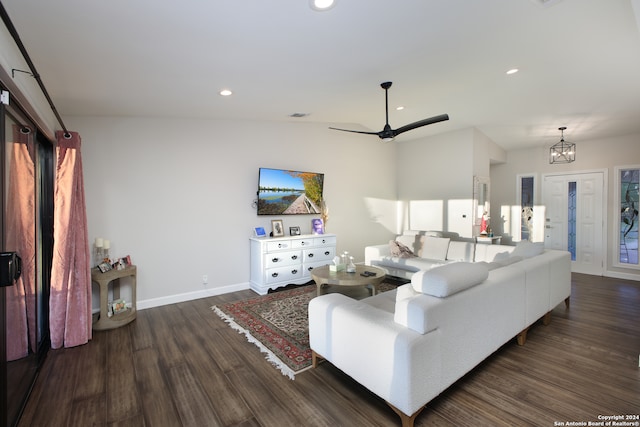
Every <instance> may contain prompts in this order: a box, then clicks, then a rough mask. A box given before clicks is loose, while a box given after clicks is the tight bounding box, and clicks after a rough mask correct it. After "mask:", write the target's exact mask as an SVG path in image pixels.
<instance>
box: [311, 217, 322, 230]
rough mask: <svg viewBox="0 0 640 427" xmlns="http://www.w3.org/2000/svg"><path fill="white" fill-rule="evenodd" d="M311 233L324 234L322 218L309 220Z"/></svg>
mask: <svg viewBox="0 0 640 427" xmlns="http://www.w3.org/2000/svg"><path fill="white" fill-rule="evenodd" d="M311 232H312V233H313V234H324V221H322V218H314V219H312V220H311Z"/></svg>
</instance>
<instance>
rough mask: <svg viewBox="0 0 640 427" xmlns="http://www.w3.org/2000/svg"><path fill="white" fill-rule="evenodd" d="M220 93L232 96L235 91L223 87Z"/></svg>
mask: <svg viewBox="0 0 640 427" xmlns="http://www.w3.org/2000/svg"><path fill="white" fill-rule="evenodd" d="M219 93H220V95H222V96H230V95H232V94H233V92H231V91H230V90H229V89H222V90H221V91H220V92H219Z"/></svg>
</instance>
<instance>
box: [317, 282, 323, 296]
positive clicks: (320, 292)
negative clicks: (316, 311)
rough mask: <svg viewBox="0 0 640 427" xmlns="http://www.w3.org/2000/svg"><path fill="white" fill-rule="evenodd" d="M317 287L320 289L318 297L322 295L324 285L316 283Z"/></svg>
mask: <svg viewBox="0 0 640 427" xmlns="http://www.w3.org/2000/svg"><path fill="white" fill-rule="evenodd" d="M316 286H317V287H318V293H317V296H320V295H322V283H320V282H318V283H316Z"/></svg>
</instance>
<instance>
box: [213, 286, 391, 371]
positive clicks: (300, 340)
mask: <svg viewBox="0 0 640 427" xmlns="http://www.w3.org/2000/svg"><path fill="white" fill-rule="evenodd" d="M396 287H397V284H395V283H382V284H380V285H379V286H378V290H379V292H386V291H389V290H392V289H395V288H396ZM316 289H317V288H316V285H315V284H312V285H304V286H299V287H296V288H294V289H290V290H284V291H280V292H274V293H270V294H267V295H263V296H259V297H256V298H251V299H247V300H243V301H237V302H233V303H227V304H223V305H220V306H213V307H211V309H212V310H213V311H214V312H215V313H216V314H217V315H218V316H220V317H221V318H222V319H223V320H224V321H225V322H227V323H228V324H229V326H231V327H232V328H233V329H235V330H237V331H238V332H240V333H243V334H244V335H245V336H246V337H247V340H248V341H249V342H251V343H254V344H255V345H256V346H258V348H259V349H260V351H262V352H263V353H265V355H266V356H265V357H266V359H267V360H268V361H269V362H271V363H272V364H273V365H274V366H275V367H276V368H278V369H279V370H280V371H281V372H282V373H283V375H286V376H288V377H289V378H291V379H294V378H295V375H296V374H297V373H300V372H302V371H304V370H306V369H309V368H310V367H311V349H310V348H309V318H308V312H307V307H308V305H309V301H311V299H312V298H313V297H315V296H316Z"/></svg>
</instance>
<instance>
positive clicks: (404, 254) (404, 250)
mask: <svg viewBox="0 0 640 427" xmlns="http://www.w3.org/2000/svg"><path fill="white" fill-rule="evenodd" d="M389 252H390V254H391V256H392V257H396V258H413V257H415V256H417V255H416V254H414V253H413V251H412V250H411V249H409V248H408V247H407V246H406V245H403V244H402V243H400V242H398V241H397V240H389Z"/></svg>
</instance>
